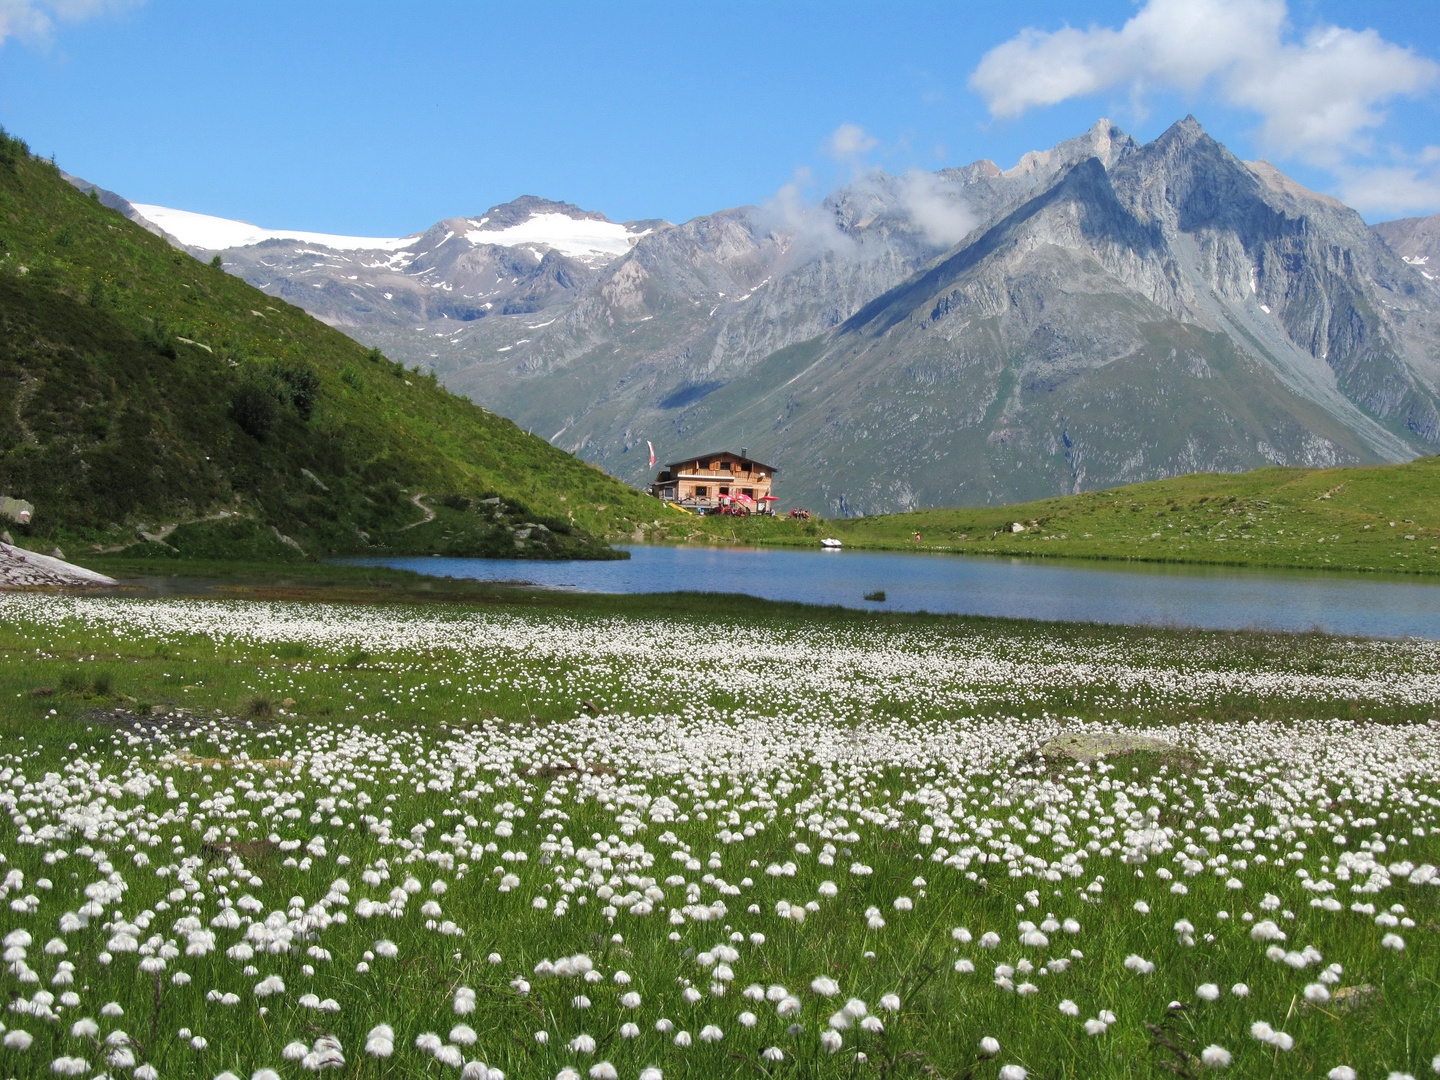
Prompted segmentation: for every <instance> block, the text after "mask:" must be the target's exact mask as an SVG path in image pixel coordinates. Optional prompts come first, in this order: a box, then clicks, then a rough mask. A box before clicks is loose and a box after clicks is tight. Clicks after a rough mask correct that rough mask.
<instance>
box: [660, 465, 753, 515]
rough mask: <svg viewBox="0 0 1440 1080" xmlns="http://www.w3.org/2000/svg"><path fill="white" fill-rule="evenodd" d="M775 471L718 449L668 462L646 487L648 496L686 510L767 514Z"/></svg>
mask: <svg viewBox="0 0 1440 1080" xmlns="http://www.w3.org/2000/svg"><path fill="white" fill-rule="evenodd" d="M774 483H775V469H774V467H773V466H770V465H766V464H765V463H764V462H760V461H755V460H754V459H752V458H750V457H749V456H747V454H746V452H745V451H744V450H743V449H742V450H741V451H740V453H738V454H736V453H732V452H731V451H729V450H721V451H719V452H717V453H713V454H697V455H696V456H695V457H692V458H686V459H685V460H684V461H672V462H671V463H669V464H668V465H666V466H665V468H664V469H662V470H661V471H660V475H659V476H657V477H656V478H655V481H654V483H652V484H651V485H650V494H651V495H654V496H655V497H656V498H657V499H663V500H664V501H665V502H673V503H677V504H679V505H680V506H683V507H686V508H687V509H693V510H701V511H713V510H723V509H727V508H730V509H738V508H743V509H746V510H748V511H750V512H751V513H765V514H768V513H771V512H772V510H771V507H773V506H774V494H773V488H774Z"/></svg>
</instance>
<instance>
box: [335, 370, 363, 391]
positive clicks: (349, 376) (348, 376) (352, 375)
mask: <svg viewBox="0 0 1440 1080" xmlns="http://www.w3.org/2000/svg"><path fill="white" fill-rule="evenodd" d="M340 381H341V382H343V383H344V384H345V385H346V386H348V387H351V388H352V389H354V390H364V389H365V376H364V375H361V374H360V369H359V368H357V367H356V366H355V365H354V364H346V365H345V366H344V367H342V368H341V369H340Z"/></svg>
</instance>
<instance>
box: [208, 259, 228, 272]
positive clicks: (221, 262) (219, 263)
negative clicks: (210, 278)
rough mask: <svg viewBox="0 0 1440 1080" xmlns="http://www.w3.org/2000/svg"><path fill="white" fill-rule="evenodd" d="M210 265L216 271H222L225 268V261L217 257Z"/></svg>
mask: <svg viewBox="0 0 1440 1080" xmlns="http://www.w3.org/2000/svg"><path fill="white" fill-rule="evenodd" d="M210 265H211V266H213V267H214V268H215V269H216V270H220V269H222V268H223V267H224V266H225V260H223V259H222V258H220V256H219V255H216V256H215V257H214V258H213V259H211V260H210Z"/></svg>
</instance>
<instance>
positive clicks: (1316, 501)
mask: <svg viewBox="0 0 1440 1080" xmlns="http://www.w3.org/2000/svg"><path fill="white" fill-rule="evenodd" d="M1016 524H1019V525H1021V526H1023V531H1021V532H1013V531H1012V529H1013V527H1014V525H1016ZM681 529H683V530H684V535H686V536H687V537H688V538H690V539H705V540H708V541H712V542H721V543H724V542H729V543H739V544H777V545H787V546H805V547H810V546H814V545H815V544H816V543H817V541H818V539H819V537H822V536H835V537H837V538H839V539H841V540H843V541H844V542H845V544H846V546H848V547H861V548H876V549H887V550H905V551H926V552H952V553H956V554H968V555H1004V556H1017V555H1018V556H1027V557H1049V558H1067V559H1107V560H1124V561H1136V562H1165V563H1200V564H1210V565H1222V566H1257V567H1263V566H1273V567H1294V568H1306V569H1322V570H1351V571H1356V570H1358V571H1384V572H1389V573H1404V574H1435V573H1440V457H1431V458H1420V459H1418V460H1416V461H1413V462H1410V463H1408V464H1404V465H1376V466H1370V467H1366V468H1348V469H1298V468H1274V469H1259V470H1256V471H1254V472H1248V473H1239V474H1236V475H1219V474H1214V473H1200V474H1195V475H1191V476H1179V477H1175V478H1174V479H1171V480H1156V481H1152V482H1150V483H1144V484H1133V485H1130V486H1127V487H1120V488H1112V489H1110V490H1107V491H1097V492H1087V493H1085V494H1082V495H1069V496H1063V497H1059V498H1053V499H1041V500H1039V501H1037V502H1031V503H1020V504H1017V505H1013V506H1000V507H975V508H962V509H953V510H944V509H942V510H918V511H915V512H912V513H907V514H884V515H877V516H875V517H865V518H842V519H835V520H829V521H824V520H814V521H809V522H793V521H790V520H789V519H788V518H784V517H780V518H775V519H768V518H748V519H735V518H708V517H707V518H690V519H687V521H685V522H684V523H683V525H682V526H681ZM917 533H918V534H919V536H920V539H919V540H918V541H917V540H916V539H915V535H916V534H917Z"/></svg>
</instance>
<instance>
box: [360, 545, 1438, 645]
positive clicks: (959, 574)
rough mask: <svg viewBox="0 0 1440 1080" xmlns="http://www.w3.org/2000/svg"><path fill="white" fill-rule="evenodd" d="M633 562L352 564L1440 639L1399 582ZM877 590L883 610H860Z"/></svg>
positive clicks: (931, 565) (835, 559)
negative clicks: (879, 592)
mask: <svg viewBox="0 0 1440 1080" xmlns="http://www.w3.org/2000/svg"><path fill="white" fill-rule="evenodd" d="M626 550H628V551H629V552H630V558H629V560H627V561H624V562H560V563H545V562H531V561H529V560H521V559H442V558H424V557H420V558H397V559H359V560H353V561H355V562H360V563H368V564H372V565H383V566H393V567H397V568H400V569H404V570H415V571H418V572H420V573H422V574H430V575H435V576H438V577H456V578H476V579H480V580H491V581H528V582H533V583H534V584H537V585H543V586H546V587H550V588H562V589H576V590H581V591H586V592H610V593H641V592H677V591H692V592H738V593H749V594H750V595H752V596H759V597H764V598H765V599H768V600H799V601H802V602H804V603H807V604H843V605H844V606H845V607H853V608H870V609H885V610H890V611H922V610H923V611H931V612H948V613H955V614H965V615H1000V616H1007V617H1012V618H1022V619H1051V620H1060V621H1068V622H1076V621H1079V622H1087V621H1088V622H1106V623H1132V624H1134V623H1139V624H1152V625H1178V626H1203V627H1213V628H1225V629H1235V628H1246V627H1256V628H1264V629H1276V630H1311V629H1317V628H1318V629H1321V630H1326V631H1329V632H1330V633H1336V634H1364V635H1369V636H1375V637H1406V636H1412V637H1424V638H1437V639H1440V584H1426V583H1423V582H1420V581H1416V580H1407V579H1403V578H1396V577H1388V578H1380V577H1376V576H1373V575H1351V576H1345V575H1338V574H1325V573H1320V572H1308V571H1260V570H1240V569H1232V568H1224V567H1194V566H1190V567H1173V566H1159V565H1145V564H1131V565H1127V566H1120V565H1117V564H1095V563H1089V564H1082V563H1058V562H1052V561H1048V560H1047V561H1041V560H1038V559H1002V558H983V557H975V556H955V555H920V554H916V555H909V554H902V553H896V552H870V551H843V550H842V551H823V550H820V551H796V550H788V549H781V548H707V547H648V546H636V547H629V548H627V549H626ZM347 561H351V560H347ZM877 589H883V590H884V591H885V595H886V600H885V602H884V603H871V602H867V601H865V600H864V599H863V597H864V595H865V594H866V593H868V592H872V591H874V590H877Z"/></svg>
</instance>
